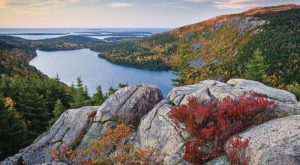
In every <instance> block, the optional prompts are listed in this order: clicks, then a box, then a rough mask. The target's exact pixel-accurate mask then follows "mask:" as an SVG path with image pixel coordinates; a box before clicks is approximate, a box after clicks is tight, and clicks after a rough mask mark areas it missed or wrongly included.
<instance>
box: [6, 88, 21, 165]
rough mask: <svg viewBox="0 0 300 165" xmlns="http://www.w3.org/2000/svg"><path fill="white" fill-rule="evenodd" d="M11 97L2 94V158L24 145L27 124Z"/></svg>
mask: <svg viewBox="0 0 300 165" xmlns="http://www.w3.org/2000/svg"><path fill="white" fill-rule="evenodd" d="M14 105H15V103H14V101H13V100H12V99H11V98H5V99H4V98H3V96H2V95H1V94H0V160H3V159H4V158H6V157H8V156H10V155H12V154H14V153H16V152H17V151H18V149H19V148H20V147H24V146H25V145H26V144H24V139H25V138H26V137H25V136H24V134H25V132H26V124H25V122H24V121H23V120H22V116H21V115H20V114H19V113H17V111H16V110H15V107H14Z"/></svg>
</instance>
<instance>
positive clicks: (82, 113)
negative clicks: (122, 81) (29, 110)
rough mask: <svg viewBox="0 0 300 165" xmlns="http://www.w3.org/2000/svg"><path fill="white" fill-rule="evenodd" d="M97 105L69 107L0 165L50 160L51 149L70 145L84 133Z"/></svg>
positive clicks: (38, 162) (39, 162)
mask: <svg viewBox="0 0 300 165" xmlns="http://www.w3.org/2000/svg"><path fill="white" fill-rule="evenodd" d="M98 108H99V107H83V108H80V109H70V110H67V111H66V112H64V113H63V114H62V115H61V116H60V118H59V119H58V120H57V121H56V122H55V124H54V125H53V126H52V127H51V128H50V129H49V130H48V131H47V132H45V133H44V134H42V135H41V136H39V137H38V138H37V139H36V140H35V141H34V142H33V144H31V145H30V146H28V147H26V148H25V149H23V150H21V151H20V153H19V154H16V155H15V156H13V157H10V158H8V159H6V160H5V161H4V162H1V163H0V164H1V165H15V164H18V163H20V162H23V163H25V164H32V165H34V164H42V163H45V162H51V161H52V159H53V158H52V156H51V151H52V150H55V149H58V148H59V147H60V146H61V145H62V144H67V145H72V143H75V142H76V140H77V138H78V137H80V136H82V134H84V131H85V130H87V129H88V127H89V125H90V123H91V122H92V119H93V118H92V116H93V115H92V114H93V113H95V112H96V111H97V110H98Z"/></svg>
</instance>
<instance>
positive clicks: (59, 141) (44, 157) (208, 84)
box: [0, 79, 300, 165]
mask: <svg viewBox="0 0 300 165" xmlns="http://www.w3.org/2000/svg"><path fill="white" fill-rule="evenodd" d="M252 92H255V93H256V94H259V95H260V96H263V97H264V98H267V99H268V100H273V101H275V102H276V103H277V106H276V107H275V109H274V110H273V112H272V114H271V115H270V116H268V118H263V117H262V121H261V122H260V123H261V124H258V125H253V126H252V127H250V128H248V129H247V130H245V131H243V132H241V133H239V134H238V135H235V136H241V137H245V138H246V137H250V145H249V146H248V147H247V148H246V149H245V151H242V152H245V154H246V155H247V157H249V162H250V164H252V165H258V164H290V165H296V164H299V163H300V161H299V158H300V154H299V153H300V151H299V145H300V132H299V128H300V122H299V121H300V104H299V102H298V101H297V99H296V97H295V95H293V94H292V93H290V92H287V91H284V90H279V89H275V88H271V87H268V86H266V85H264V84H262V83H259V82H256V81H251V80H244V79H232V80H229V81H228V82H227V83H222V82H219V81H214V80H206V81H201V82H199V83H196V84H194V85H189V86H182V87H176V88H174V89H173V90H172V91H171V92H170V93H169V95H168V98H167V99H166V100H163V97H162V94H161V92H160V90H159V89H158V88H156V87H154V86H150V85H134V86H129V87H125V88H122V89H120V90H118V91H117V92H116V93H115V94H114V95H112V96H111V97H109V98H108V99H107V101H106V102H105V103H103V104H102V105H101V106H100V107H97V106H95V107H82V108H79V109H70V110H67V111H66V112H65V113H63V114H62V115H61V117H60V118H59V119H58V120H57V122H56V123H55V124H54V125H53V126H52V127H51V128H50V129H49V130H48V131H47V132H45V133H44V134H42V135H41V136H40V137H39V138H37V139H36V140H35V141H34V142H33V144H31V145H30V146H28V147H26V148H25V149H23V150H21V151H20V153H18V154H16V155H15V156H13V157H9V158H7V159H6V160H5V161H3V162H1V163H0V164H1V165H13V164H18V163H21V162H23V163H25V164H32V165H33V164H43V163H50V162H52V164H64V163H68V162H67V161H65V162H64V163H63V162H61V163H58V162H57V161H58V160H56V159H54V158H53V157H52V154H51V151H52V150H53V149H59V148H60V147H61V146H62V145H69V146H72V147H74V148H76V149H77V150H80V149H82V148H84V147H86V146H87V145H88V143H89V142H90V141H92V140H93V139H101V138H103V137H104V136H105V134H106V132H107V131H108V130H109V129H111V128H114V127H115V126H116V125H118V124H120V123H123V124H127V125H128V124H130V125H132V126H133V127H132V128H133V130H134V132H133V133H132V134H131V135H130V137H129V138H128V141H130V142H133V144H134V146H135V147H137V148H143V147H151V148H152V149H153V150H152V151H153V152H154V153H157V154H158V155H159V156H158V157H156V159H157V161H160V162H162V163H163V164H190V163H188V162H187V161H185V160H183V153H184V143H185V142H186V141H188V140H189V139H190V138H191V134H190V133H189V132H188V131H187V129H186V127H185V125H182V124H178V123H176V122H175V121H174V120H173V119H172V118H171V117H170V115H169V112H170V111H171V110H172V109H173V108H174V107H178V106H180V105H184V104H187V103H188V99H189V98H191V97H194V98H196V99H197V101H198V102H205V101H220V100H222V99H224V98H226V97H230V98H232V99H234V100H239V99H240V98H242V97H243V96H245V95H249V94H250V93H252ZM258 116H263V114H258ZM227 143H228V144H227V145H225V146H224V150H225V153H224V156H223V157H220V158H218V159H216V160H213V161H212V162H209V164H218V163H224V164H228V162H227V160H228V159H230V156H229V155H230V154H226V153H228V152H229V150H230V149H229V147H228V146H230V144H229V143H231V141H228V142H227ZM108 152H109V151H108ZM110 152H111V151H110ZM114 152H118V151H114ZM89 156H92V155H86V157H84V158H82V159H88V157H89ZM69 161H70V160H69ZM75 162H76V161H75ZM77 163H78V162H77ZM72 164H76V163H74V161H73V163H72Z"/></svg>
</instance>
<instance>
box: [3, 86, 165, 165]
mask: <svg viewBox="0 0 300 165" xmlns="http://www.w3.org/2000/svg"><path fill="white" fill-rule="evenodd" d="M162 99H163V96H162V93H161V91H160V90H159V89H158V88H157V87H154V86H151V85H133V86H129V87H125V88H122V89H120V90H118V91H117V92H116V93H115V94H113V95H112V96H110V97H109V98H108V99H107V100H106V101H105V103H103V104H102V105H101V106H100V107H99V106H93V107H82V108H79V109H70V110H67V111H66V112H64V113H63V114H62V115H61V116H60V118H59V119H58V120H57V121H56V122H55V124H54V125H53V126H52V127H51V128H50V129H49V130H48V131H47V132H45V133H44V134H42V135H41V136H40V137H38V138H37V139H36V140H35V141H34V142H33V144H31V145H30V146H28V147H26V148H25V149H23V150H21V151H20V153H18V154H16V155H15V156H12V157H9V158H7V159H6V160H5V161H3V162H1V163H0V164H1V165H15V164H19V163H21V162H23V163H25V164H26V165H35V164H43V163H49V164H59V163H55V162H52V161H53V160H52V159H53V158H52V157H51V150H53V149H57V148H59V147H60V146H61V145H62V144H66V145H74V144H76V145H77V146H75V147H76V148H81V147H83V146H85V145H87V144H88V142H89V141H90V140H92V139H98V138H101V136H102V135H103V133H105V132H106V131H107V130H108V129H110V128H112V127H113V126H115V125H117V123H118V122H120V121H123V122H124V123H126V124H131V125H133V126H137V125H138V124H139V122H140V119H141V118H142V117H143V116H144V115H145V114H146V113H147V112H149V111H150V110H151V109H152V108H153V107H154V106H155V105H156V104H157V103H159V102H160V101H161V100H162ZM78 142H79V143H78ZM77 143H78V144H77Z"/></svg>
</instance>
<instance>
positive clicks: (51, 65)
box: [30, 49, 176, 96]
mask: <svg viewBox="0 0 300 165" xmlns="http://www.w3.org/2000/svg"><path fill="white" fill-rule="evenodd" d="M37 55H38V56H37V57H35V58H34V59H33V60H31V61H30V64H31V65H33V66H35V67H36V68H38V69H39V70H40V71H42V72H43V73H45V74H46V75H48V76H49V77H55V76H56V74H58V75H59V77H60V79H61V81H63V82H65V83H66V84H68V85H70V84H71V83H72V82H75V81H76V78H77V77H78V76H81V78H82V80H83V82H84V84H85V85H87V87H88V89H89V93H90V94H92V93H94V92H95V91H96V88H97V86H99V85H101V87H102V90H103V92H104V93H106V92H107V91H108V88H109V87H110V86H114V87H116V86H118V84H119V83H128V84H141V83H144V84H153V85H156V86H157V87H159V88H160V89H161V91H162V92H163V95H164V96H166V95H167V94H168V93H169V91H170V90H171V89H172V81H171V79H174V78H176V76H175V74H174V72H172V71H149V70H143V69H136V68H130V67H124V66H120V65H115V64H112V63H110V62H108V61H106V60H105V59H102V58H99V57H98V56H97V55H98V53H96V52H94V51H91V50H89V49H80V50H71V51H52V52H46V51H39V50H38V51H37Z"/></svg>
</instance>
